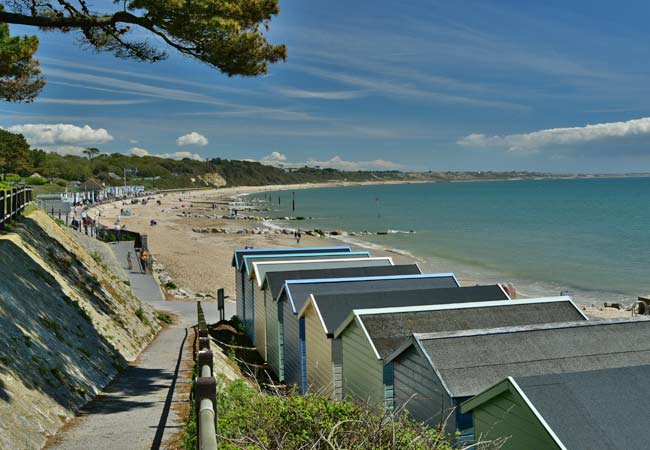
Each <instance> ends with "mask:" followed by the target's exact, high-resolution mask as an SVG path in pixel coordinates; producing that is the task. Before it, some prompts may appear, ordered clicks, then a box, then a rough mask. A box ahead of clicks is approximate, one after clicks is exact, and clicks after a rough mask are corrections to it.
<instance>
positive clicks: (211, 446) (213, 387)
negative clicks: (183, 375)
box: [194, 302, 217, 450]
mask: <svg viewBox="0 0 650 450" xmlns="http://www.w3.org/2000/svg"><path fill="white" fill-rule="evenodd" d="M196 312H197V316H198V326H197V328H198V334H199V352H198V354H197V361H196V362H197V365H198V367H199V370H198V372H199V376H198V377H197V378H196V381H195V384H194V402H195V405H196V426H197V440H196V443H197V449H198V450H217V429H216V410H217V380H216V379H215V378H214V373H213V370H214V357H213V354H212V350H210V336H209V333H208V324H207V322H206V321H205V314H204V313H203V308H202V307H201V302H196Z"/></svg>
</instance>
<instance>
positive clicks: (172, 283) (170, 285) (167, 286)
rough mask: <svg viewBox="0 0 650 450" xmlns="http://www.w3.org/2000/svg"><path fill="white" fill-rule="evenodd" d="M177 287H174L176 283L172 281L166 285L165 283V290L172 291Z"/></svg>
mask: <svg viewBox="0 0 650 450" xmlns="http://www.w3.org/2000/svg"><path fill="white" fill-rule="evenodd" d="M177 287H178V286H176V283H174V282H173V281H168V282H167V283H165V288H166V289H170V290H174V289H176V288H177Z"/></svg>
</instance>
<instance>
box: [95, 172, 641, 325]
mask: <svg viewBox="0 0 650 450" xmlns="http://www.w3.org/2000/svg"><path fill="white" fill-rule="evenodd" d="M359 184H362V183H336V184H330V183H323V184H303V185H288V186H282V185H278V186H248V187H233V188H222V189H213V190H200V191H186V192H173V193H163V194H157V195H152V196H150V198H151V200H149V202H148V203H147V204H146V205H143V204H140V203H138V204H131V201H130V200H129V201H125V202H121V201H120V202H114V203H110V204H105V205H101V206H98V207H97V208H96V209H97V212H98V213H99V215H100V216H99V223H100V224H102V225H106V226H109V227H112V226H113V224H114V223H115V221H116V220H117V218H118V217H119V218H120V223H121V224H122V226H125V227H126V229H128V230H133V231H138V232H140V233H143V234H146V235H147V236H148V242H149V248H150V250H151V252H152V255H153V256H154V258H155V261H156V266H157V268H158V269H159V270H162V273H163V274H164V275H163V276H165V275H167V276H169V277H170V278H171V279H172V280H173V282H174V284H176V285H177V286H178V288H180V289H181V290H182V292H183V295H180V297H182V298H187V299H188V300H190V299H195V298H197V297H204V296H207V298H206V300H207V301H210V299H211V298H215V297H216V292H217V290H218V289H219V288H222V287H223V288H224V289H225V293H226V296H227V297H229V298H230V299H234V295H235V287H234V276H233V269H232V267H231V258H232V253H233V250H235V249H238V248H244V247H246V246H252V247H315V246H323V245H332V244H338V245H340V244H341V241H340V240H338V239H336V238H332V237H319V236H308V235H306V234H304V233H303V235H302V239H301V241H300V244H297V243H296V240H295V239H294V237H293V235H291V234H276V233H271V232H270V230H269V231H267V234H253V233H261V232H262V230H264V229H266V230H268V226H267V225H266V224H264V223H263V221H260V220H249V219H243V218H235V219H233V218H230V215H231V211H230V208H231V207H230V203H231V202H233V201H234V197H235V196H240V195H243V194H250V193H255V192H266V191H277V190H283V189H292V190H294V189H295V190H297V189H307V188H315V187H325V186H328V187H331V186H341V185H359ZM363 184H372V183H363ZM158 202H160V204H158ZM121 211H123V212H124V214H120V213H121ZM244 214H246V211H243V212H240V215H244ZM264 214H265V213H264V212H263V211H252V212H251V213H250V215H255V216H263V215H264ZM94 216H95V212H94V211H93V212H91V217H94ZM218 216H224V217H228V218H217V217H218ZM152 220H155V221H156V223H157V224H156V225H151V221H152ZM201 229H210V230H213V229H226V230H228V231H229V232H228V233H214V232H197V231H198V230H201ZM194 230H197V231H194ZM245 230H248V233H247V232H246V231H245ZM361 245H362V244H361ZM353 247H356V249H357V250H363V249H364V248H363V247H362V246H353ZM372 253H373V255H375V256H391V257H392V258H393V260H394V261H395V263H396V264H405V263H414V262H415V263H418V264H419V265H420V267H421V268H422V270H423V271H424V272H431V271H433V270H434V268H432V267H427V263H426V261H425V260H423V259H418V258H417V257H415V256H412V255H409V254H406V253H401V252H399V251H397V250H392V249H376V248H373V249H372ZM459 281H460V283H461V285H464V286H469V285H473V284H477V281H478V280H474V279H471V277H470V278H465V279H459ZM480 281H481V282H484V283H485V282H487V280H480ZM499 281H503V280H491V281H490V282H499ZM176 294H177V297H178V291H177V292H176ZM185 294H187V295H185ZM601 306H602V305H598V306H595V307H591V306H589V305H584V306H581V307H582V308H583V309H584V310H585V311H586V312H587V314H588V315H589V316H591V317H617V316H629V315H630V312H629V311H619V310H616V309H612V308H602V307H601Z"/></svg>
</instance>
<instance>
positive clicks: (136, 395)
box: [47, 243, 234, 450]
mask: <svg viewBox="0 0 650 450" xmlns="http://www.w3.org/2000/svg"><path fill="white" fill-rule="evenodd" d="M111 248H112V249H113V250H114V252H115V254H116V257H117V259H118V260H119V261H123V263H124V265H126V251H129V249H130V250H131V251H132V250H133V247H132V244H130V243H120V244H118V245H114V246H111ZM127 272H128V276H129V280H130V282H131V286H132V288H133V290H134V292H135V294H136V295H137V296H138V297H139V298H140V299H141V300H142V301H144V302H147V303H149V304H151V305H152V306H154V307H155V308H157V309H160V310H167V311H170V312H173V313H175V314H176V315H177V317H178V320H177V323H175V324H173V325H170V326H168V327H167V328H165V329H164V330H163V331H161V332H160V334H159V335H158V337H157V338H156V340H154V342H153V343H152V344H151V345H150V346H149V347H148V348H147V349H146V350H145V351H143V352H142V354H141V355H140V357H139V358H138V359H137V360H136V361H134V362H133V363H132V364H131V365H130V366H129V368H128V369H127V370H125V371H124V372H123V373H122V374H121V375H120V376H118V377H117V378H116V379H115V380H114V381H113V383H111V384H110V385H109V386H108V388H107V389H106V390H105V392H104V393H102V395H100V396H98V397H97V398H96V399H95V400H93V401H92V402H91V403H89V404H88V405H87V406H86V407H85V408H83V410H82V411H80V412H79V414H78V418H77V419H75V421H74V422H73V424H72V426H70V427H68V428H66V429H65V430H63V431H62V432H60V433H59V435H58V436H57V438H56V439H55V440H54V441H53V442H52V443H51V444H50V445H49V446H48V447H47V448H49V449H57V450H87V449H93V450H145V449H146V450H148V449H151V450H155V449H162V448H165V441H166V440H168V439H169V438H170V437H171V436H172V435H174V434H176V433H177V432H178V431H180V430H181V429H182V426H183V424H182V423H181V422H180V420H179V417H178V416H177V415H176V414H175V413H174V410H173V409H172V404H173V403H176V402H187V401H188V399H187V398H186V397H187V395H182V396H181V395H176V391H175V388H176V386H178V385H180V384H183V383H189V382H190V380H189V378H188V376H189V375H190V373H188V372H186V371H183V370H182V369H181V368H182V367H184V366H185V364H184V363H186V362H189V360H190V359H191V354H190V352H188V351H185V352H183V351H182V349H183V347H184V345H186V344H187V343H188V340H189V339H191V336H190V332H191V330H189V329H188V328H189V327H191V325H192V324H194V323H195V322H196V304H195V303H194V302H170V301H165V300H163V297H162V293H161V291H160V288H159V287H158V284H157V283H156V281H155V280H154V278H153V277H152V276H151V275H150V274H149V273H147V274H141V273H139V272H136V271H135V270H134V271H127ZM206 306H208V305H206ZM209 306H214V308H213V307H208V308H205V314H206V319H207V320H208V321H216V320H217V310H216V305H209ZM227 306H228V307H229V309H228V310H227V311H226V316H227V317H230V316H231V315H232V314H233V313H234V311H232V309H234V305H230V304H229V305H227Z"/></svg>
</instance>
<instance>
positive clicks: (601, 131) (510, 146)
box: [458, 117, 650, 152]
mask: <svg viewBox="0 0 650 450" xmlns="http://www.w3.org/2000/svg"><path fill="white" fill-rule="evenodd" d="M646 134H650V117H646V118H642V119H635V120H628V121H627V122H609V123H598V124H593V125H586V126H584V127H571V128H550V129H546V130H539V131H533V132H531V133H524V134H508V135H503V136H487V135H485V134H470V135H468V136H465V137H464V138H462V139H460V140H459V141H458V144H460V145H463V146H466V147H482V148H505V149H507V150H508V151H510V152H527V151H528V152H532V151H537V150H539V149H540V148H542V147H546V146H549V145H566V144H579V143H583V142H589V141H594V140H599V139H606V138H616V137H626V136H638V135H646Z"/></svg>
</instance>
